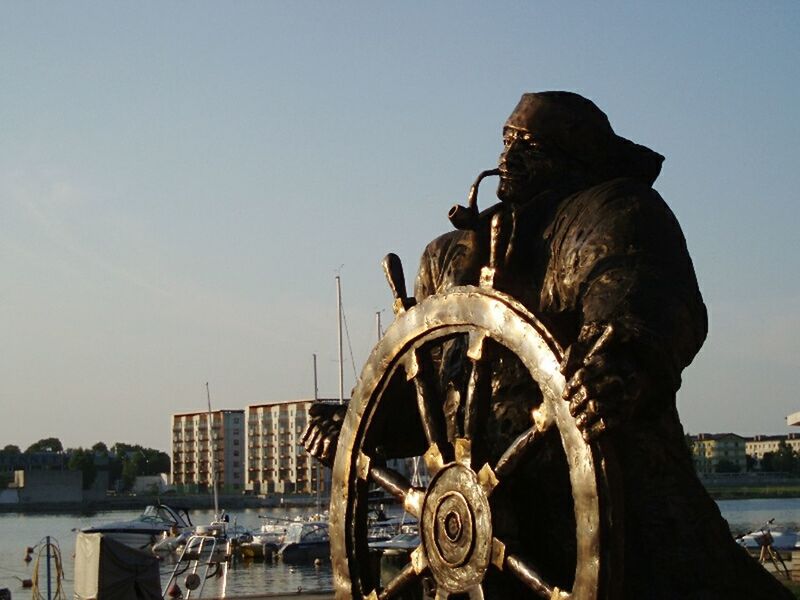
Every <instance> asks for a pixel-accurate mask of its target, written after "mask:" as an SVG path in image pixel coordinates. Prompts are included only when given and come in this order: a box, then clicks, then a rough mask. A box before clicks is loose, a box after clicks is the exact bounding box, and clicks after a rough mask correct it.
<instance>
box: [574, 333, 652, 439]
mask: <svg viewBox="0 0 800 600" xmlns="http://www.w3.org/2000/svg"><path fill="white" fill-rule="evenodd" d="M617 337H618V336H617V334H616V332H615V329H614V326H613V325H606V326H605V327H602V328H601V327H600V326H597V325H592V326H588V327H585V328H584V330H583V331H582V332H581V336H580V338H579V340H578V341H577V342H576V343H575V344H573V345H572V346H570V348H569V350H568V351H567V353H566V355H565V357H564V362H563V363H562V364H561V371H562V373H563V374H564V376H565V377H566V379H567V385H566V387H565V388H564V396H563V398H564V400H566V401H567V402H569V411H570V414H571V415H572V416H573V417H575V422H576V424H577V425H578V429H580V431H581V433H582V434H583V438H584V439H585V440H586V441H593V440H595V439H597V438H598V437H599V436H601V435H602V434H603V433H605V432H606V431H609V430H612V429H614V428H615V427H618V426H619V425H621V424H623V423H625V422H626V421H627V420H628V419H629V418H630V415H631V413H632V411H633V409H634V407H635V405H636V403H637V401H638V399H639V397H640V396H641V394H642V389H643V381H644V375H643V374H642V373H640V372H639V368H638V367H637V366H636V363H635V361H634V360H633V358H632V357H631V356H630V353H629V351H628V350H626V349H625V348H624V346H622V345H620V344H619V343H618V341H619V340H618V339H617Z"/></svg>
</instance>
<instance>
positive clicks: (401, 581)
mask: <svg viewBox="0 0 800 600" xmlns="http://www.w3.org/2000/svg"><path fill="white" fill-rule="evenodd" d="M418 580H419V574H418V573H417V571H416V570H415V569H414V563H411V562H409V563H408V564H407V565H406V566H405V567H403V570H402V571H400V572H399V573H398V574H397V575H396V576H395V577H394V578H393V579H392V580H391V581H390V582H389V583H388V584H386V586H385V587H384V588H383V590H381V592H380V593H379V594H378V599H379V600H389V598H394V597H395V596H397V595H398V594H400V593H402V592H403V590H404V589H406V588H407V587H408V586H409V585H411V584H412V583H414V582H415V581H418Z"/></svg>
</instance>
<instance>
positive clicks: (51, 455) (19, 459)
mask: <svg viewBox="0 0 800 600" xmlns="http://www.w3.org/2000/svg"><path fill="white" fill-rule="evenodd" d="M68 461H69V456H68V455H67V454H65V453H64V452H20V453H11V452H0V472H5V473H13V472H14V471H38V470H47V469H59V470H60V469H66V468H67V462H68Z"/></svg>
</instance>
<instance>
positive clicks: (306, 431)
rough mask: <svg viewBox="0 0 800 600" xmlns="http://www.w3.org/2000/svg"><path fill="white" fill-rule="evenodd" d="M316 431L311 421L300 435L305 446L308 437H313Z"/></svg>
mask: <svg viewBox="0 0 800 600" xmlns="http://www.w3.org/2000/svg"><path fill="white" fill-rule="evenodd" d="M313 431H314V427H313V426H312V425H311V424H310V423H309V424H308V425H307V426H306V428H305V429H304V430H303V435H301V436H300V443H301V444H302V445H303V446H305V445H306V442H307V441H308V439H309V438H310V437H311V433H312V432H313Z"/></svg>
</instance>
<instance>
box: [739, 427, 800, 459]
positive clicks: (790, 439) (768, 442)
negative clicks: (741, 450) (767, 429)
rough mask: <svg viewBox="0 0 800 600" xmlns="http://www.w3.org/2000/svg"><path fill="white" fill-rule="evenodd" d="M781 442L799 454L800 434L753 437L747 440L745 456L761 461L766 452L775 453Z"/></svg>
mask: <svg viewBox="0 0 800 600" xmlns="http://www.w3.org/2000/svg"><path fill="white" fill-rule="evenodd" d="M781 442H785V443H786V445H787V446H789V447H790V448H791V449H792V450H794V451H795V452H798V453H800V434H797V433H790V434H788V435H755V436H753V437H751V438H747V443H746V448H747V455H748V456H753V457H755V458H757V459H758V460H761V459H762V458H764V455H765V454H766V453H767V452H777V451H778V449H779V448H780V445H781Z"/></svg>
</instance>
